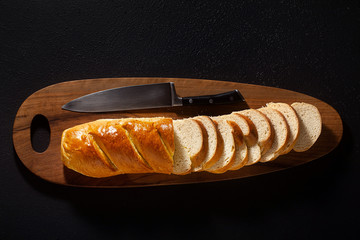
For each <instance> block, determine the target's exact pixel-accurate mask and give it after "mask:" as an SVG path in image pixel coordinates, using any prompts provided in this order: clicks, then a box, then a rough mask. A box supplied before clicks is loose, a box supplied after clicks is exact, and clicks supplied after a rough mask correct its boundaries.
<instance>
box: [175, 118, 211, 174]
mask: <svg viewBox="0 0 360 240" xmlns="http://www.w3.org/2000/svg"><path fill="white" fill-rule="evenodd" d="M173 125H174V140H175V153H174V171H173V173H174V174H179V175H180V174H187V173H189V172H191V169H192V168H193V166H194V165H195V166H198V162H200V163H201V162H202V159H199V158H200V157H201V156H202V155H203V152H205V151H203V150H204V149H203V148H204V139H203V133H202V130H201V127H200V125H199V123H198V122H197V121H195V120H194V119H181V120H174V121H173Z"/></svg>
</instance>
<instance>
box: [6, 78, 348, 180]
mask: <svg viewBox="0 0 360 240" xmlns="http://www.w3.org/2000/svg"><path fill="white" fill-rule="evenodd" d="M160 82H174V83H175V87H176V91H177V93H178V94H179V96H196V95H208V94H216V93H220V92H225V91H231V90H234V89H238V90H240V92H241V93H242V95H243V96H244V98H245V100H246V103H238V104H231V105H221V106H202V107H196V106H191V107H173V108H162V109H147V110H136V111H126V112H112V113H75V112H69V111H65V110H62V109H61V106H62V105H64V104H65V103H67V102H69V101H71V100H73V99H75V98H78V97H80V96H83V95H85V94H89V93H92V92H95V91H101V90H105V89H109V88H115V87H123V86H131V85H139V84H150V83H160ZM268 102H285V103H289V104H291V103H293V102H307V103H311V104H313V105H315V106H316V107H317V108H318V109H319V111H320V113H321V116H322V120H323V131H322V133H321V135H320V137H319V139H318V141H317V142H316V143H315V145H314V146H313V147H312V148H311V149H310V150H308V151H306V152H303V153H296V152H293V151H292V152H290V153H289V154H286V155H283V156H280V157H279V158H278V159H276V160H275V161H272V162H268V163H257V164H255V165H252V166H246V167H243V168H241V169H239V170H237V171H228V172H226V173H224V174H211V173H207V172H200V173H191V174H189V175H185V176H176V175H164V174H125V175H119V176H114V177H108V178H101V179H96V178H90V177H86V176H83V175H81V174H78V173H76V172H74V171H72V170H69V169H67V168H66V167H64V166H63V164H62V161H61V158H60V142H61V134H62V132H63V131H64V130H65V129H67V128H70V127H73V126H75V125H77V124H82V123H86V122H89V121H94V120H97V119H100V118H124V117H157V116H166V117H172V118H173V119H179V118H184V117H192V116H196V115H210V116H216V115H220V114H228V113H231V112H232V111H238V110H241V109H245V108H249V107H250V108H259V107H261V106H264V105H265V104H266V103H268ZM38 114H41V115H44V116H45V117H46V118H47V119H48V121H49V125H50V144H49V146H48V148H47V150H46V151H44V152H42V153H38V152H36V151H34V150H33V148H32V145H31V139H30V126H31V122H32V119H33V118H34V117H35V116H36V115H38ZM342 133H343V127H342V121H341V118H340V116H339V114H338V113H337V112H336V110H335V109H334V108H332V107H331V106H330V105H328V104H327V103H325V102H323V101H320V100H318V99H316V98H313V97H311V96H308V95H305V94H301V93H297V92H294V91H289V90H284V89H279V88H273V87H265V86H258V85H250V84H243V83H234V82H223V81H213V80H198V79H178V78H107V79H88V80H77V81H69V82H63V83H59V84H55V85H51V86H48V87H46V88H43V89H41V90H39V91H37V92H35V93H34V94H32V95H31V96H30V97H28V98H27V99H26V100H25V101H24V103H23V104H22V105H21V107H20V108H19V110H18V113H17V115H16V117H15V121H14V127H13V144H14V147H15V150H16V153H17V154H18V156H19V158H20V160H21V161H22V163H23V164H24V165H25V166H26V167H27V168H28V169H29V170H30V171H31V172H33V173H34V174H36V175H37V176H39V177H41V178H43V179H45V180H47V181H50V182H53V183H57V184H63V185H71V186H82V187H136V186H154V185H171V184H185V183H199V182H211V181H221V180H230V179H239V178H244V177H249V176H254V175H259V174H265V173H269V172H274V171H278V170H283V169H287V168H290V167H294V166H297V165H300V164H304V163H306V162H309V161H312V160H315V159H317V158H319V157H321V156H324V155H325V154H327V153H329V152H330V151H332V150H333V149H334V148H335V147H336V146H337V145H338V143H339V142H340V140H341V137H342Z"/></svg>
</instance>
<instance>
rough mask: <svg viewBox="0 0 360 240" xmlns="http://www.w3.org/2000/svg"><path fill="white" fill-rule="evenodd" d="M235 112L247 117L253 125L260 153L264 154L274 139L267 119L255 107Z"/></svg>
mask: <svg viewBox="0 0 360 240" xmlns="http://www.w3.org/2000/svg"><path fill="white" fill-rule="evenodd" d="M235 113H237V114H240V115H242V116H245V117H247V118H249V119H250V121H251V122H252V123H253V124H254V125H255V128H256V131H257V136H258V145H259V146H260V150H261V154H265V153H266V151H267V150H268V149H269V148H270V147H271V145H272V143H273V141H274V133H273V131H272V129H271V126H270V122H269V119H268V118H267V117H266V116H265V115H264V114H263V113H262V112H260V111H258V110H256V109H247V110H243V111H240V112H235Z"/></svg>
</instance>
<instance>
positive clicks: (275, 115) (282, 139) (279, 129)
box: [259, 107, 289, 162]
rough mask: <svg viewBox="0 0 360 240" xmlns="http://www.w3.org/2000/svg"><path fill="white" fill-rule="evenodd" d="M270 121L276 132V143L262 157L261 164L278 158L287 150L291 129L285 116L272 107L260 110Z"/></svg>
mask: <svg viewBox="0 0 360 240" xmlns="http://www.w3.org/2000/svg"><path fill="white" fill-rule="evenodd" d="M259 111H260V112H262V113H263V114H264V115H265V116H266V117H267V118H268V119H269V120H270V124H271V127H272V129H273V131H274V141H273V144H272V145H271V147H270V149H269V150H268V151H266V152H265V153H264V154H262V156H261V160H260V162H268V161H271V160H274V159H275V158H277V157H278V156H279V155H280V153H281V152H282V151H283V150H284V149H285V147H286V144H287V141H288V135H289V134H288V132H289V128H288V126H287V123H286V120H285V118H284V116H283V115H282V114H281V113H280V112H279V111H277V110H275V109H273V108H270V107H263V108H260V109H259Z"/></svg>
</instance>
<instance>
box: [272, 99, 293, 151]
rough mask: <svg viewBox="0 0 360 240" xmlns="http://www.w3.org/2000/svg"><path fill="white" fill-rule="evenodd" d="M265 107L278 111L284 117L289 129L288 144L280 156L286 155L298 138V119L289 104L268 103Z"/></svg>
mask: <svg viewBox="0 0 360 240" xmlns="http://www.w3.org/2000/svg"><path fill="white" fill-rule="evenodd" d="M266 106H267V107H270V108H273V109H276V110H278V111H279V112H280V113H282V115H283V116H284V118H285V120H286V122H287V124H288V127H289V139H288V143H287V144H286V147H285V149H284V151H282V153H281V154H286V153H288V152H290V151H291V149H293V147H294V145H295V143H296V140H297V139H298V137H299V118H298V116H297V114H296V112H295V110H294V108H292V107H291V106H290V105H289V104H287V103H273V102H271V103H268V104H266Z"/></svg>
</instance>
